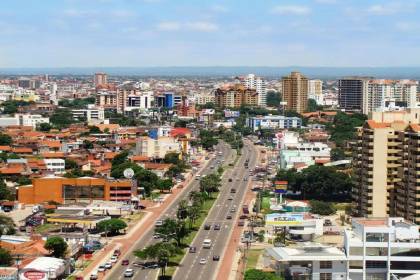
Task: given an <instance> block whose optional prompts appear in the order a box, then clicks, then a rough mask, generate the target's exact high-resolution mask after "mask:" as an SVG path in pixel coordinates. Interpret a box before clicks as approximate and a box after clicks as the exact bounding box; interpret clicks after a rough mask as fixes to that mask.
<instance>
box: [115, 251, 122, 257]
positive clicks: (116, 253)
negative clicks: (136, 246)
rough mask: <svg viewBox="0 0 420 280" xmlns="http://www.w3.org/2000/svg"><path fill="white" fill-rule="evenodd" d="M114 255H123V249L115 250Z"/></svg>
mask: <svg viewBox="0 0 420 280" xmlns="http://www.w3.org/2000/svg"><path fill="white" fill-rule="evenodd" d="M114 256H117V257H119V256H121V250H119V249H116V250H114Z"/></svg>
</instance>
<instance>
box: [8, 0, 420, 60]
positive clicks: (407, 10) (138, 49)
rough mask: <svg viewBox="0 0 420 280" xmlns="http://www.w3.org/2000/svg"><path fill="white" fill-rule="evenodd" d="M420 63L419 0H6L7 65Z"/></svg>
mask: <svg viewBox="0 0 420 280" xmlns="http://www.w3.org/2000/svg"><path fill="white" fill-rule="evenodd" d="M98 66H99V67H100V66H107V67H118V66H121V67H127V66H128V67H145V66H146V67H148V66H333V67H350V66H352V67H362V66H363V67H366V66H367V67H375V66H383V67H392V66H420V0H226V1H210V0H1V8H0V67H2V68H9V67H98Z"/></svg>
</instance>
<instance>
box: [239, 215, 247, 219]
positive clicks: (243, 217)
mask: <svg viewBox="0 0 420 280" xmlns="http://www.w3.org/2000/svg"><path fill="white" fill-rule="evenodd" d="M246 218H248V216H247V215H241V216H239V219H240V220H245V219H246Z"/></svg>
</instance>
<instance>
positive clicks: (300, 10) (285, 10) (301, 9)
mask: <svg viewBox="0 0 420 280" xmlns="http://www.w3.org/2000/svg"><path fill="white" fill-rule="evenodd" d="M271 13H273V14H279V15H297V16H303V15H307V14H310V13H311V9H310V8H309V7H308V6H298V5H281V6H276V7H274V8H273V9H272V10H271Z"/></svg>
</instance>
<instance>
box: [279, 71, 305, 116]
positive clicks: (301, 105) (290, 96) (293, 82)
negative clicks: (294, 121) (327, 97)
mask: <svg viewBox="0 0 420 280" xmlns="http://www.w3.org/2000/svg"><path fill="white" fill-rule="evenodd" d="M281 82H282V95H283V101H284V102H286V110H291V111H296V112H298V113H299V114H301V113H304V112H305V111H306V108H307V106H308V79H307V78H306V77H305V76H303V75H302V74H301V73H299V72H292V73H291V74H290V75H288V76H285V77H282V79H281Z"/></svg>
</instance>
